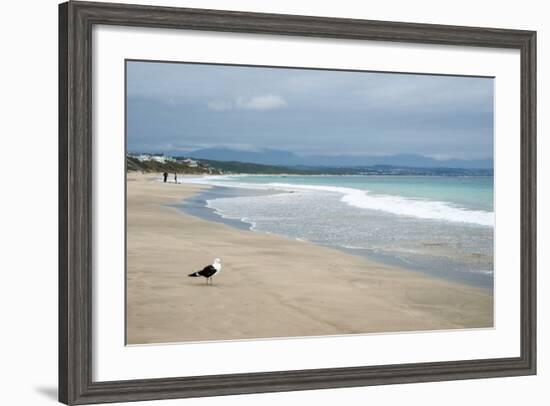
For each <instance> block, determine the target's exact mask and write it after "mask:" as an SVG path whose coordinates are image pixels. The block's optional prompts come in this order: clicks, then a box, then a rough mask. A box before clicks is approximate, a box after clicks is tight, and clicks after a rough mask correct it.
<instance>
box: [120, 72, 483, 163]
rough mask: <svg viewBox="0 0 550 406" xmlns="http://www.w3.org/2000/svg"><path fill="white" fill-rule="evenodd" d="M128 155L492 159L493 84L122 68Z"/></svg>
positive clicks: (456, 79) (437, 78)
mask: <svg viewBox="0 0 550 406" xmlns="http://www.w3.org/2000/svg"><path fill="white" fill-rule="evenodd" d="M127 120H128V122H127V136H128V151H129V152H169V153H181V154H182V155H184V154H185V153H186V152H189V151H192V150H196V149H201V148H210V147H229V148H233V149H240V150H261V149H266V148H270V149H281V150H287V151H292V152H294V153H296V154H299V155H341V154H345V155H394V154H402V153H406V154H421V155H425V156H430V157H433V158H436V159H448V158H460V159H482V158H492V156H493V79H489V78H470V77H451V76H431V75H430V76H428V75H406V74H386V73H371V72H345V71H326V70H304V69H282V68H261V67H238V66H223V65H202V64H201V65H195V64H181V63H153V62H127Z"/></svg>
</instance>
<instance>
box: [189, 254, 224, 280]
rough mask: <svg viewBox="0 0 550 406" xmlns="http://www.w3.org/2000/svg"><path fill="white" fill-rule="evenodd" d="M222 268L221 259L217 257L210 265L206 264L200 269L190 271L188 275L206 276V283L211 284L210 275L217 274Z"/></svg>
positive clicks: (194, 276) (195, 276)
mask: <svg viewBox="0 0 550 406" xmlns="http://www.w3.org/2000/svg"><path fill="white" fill-rule="evenodd" d="M221 270H222V261H221V260H220V259H219V258H216V259H215V260H214V263H213V264H212V265H207V266H205V267H204V268H202V269H201V270H200V271H197V272H193V273H190V274H189V276H191V277H193V278H197V277H199V276H204V277H205V278H206V284H208V283H210V284H212V277H213V276H214V275H217V274H218V273H220V271H221Z"/></svg>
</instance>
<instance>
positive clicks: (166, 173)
mask: <svg viewBox="0 0 550 406" xmlns="http://www.w3.org/2000/svg"><path fill="white" fill-rule="evenodd" d="M162 176H164V183H166V180H167V179H168V172H164V173H163V174H162Z"/></svg>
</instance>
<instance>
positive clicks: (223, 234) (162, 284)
mask: <svg viewBox="0 0 550 406" xmlns="http://www.w3.org/2000/svg"><path fill="white" fill-rule="evenodd" d="M152 179H156V177H154V176H153V175H151V174H149V175H139V174H132V173H129V174H127V180H128V182H127V192H128V194H127V197H128V200H127V227H128V230H127V247H128V249H127V338H128V342H127V344H151V343H169V342H184V341H213V340H239V339H260V338H275V337H279V338H281V337H299V336H322V335H345V334H365V333H389V332H392V331H393V332H397V331H400V332H405V331H426V330H448V329H462V328H487V327H492V326H493V296H492V294H491V293H490V292H487V291H486V290H485V289H482V288H474V287H471V286H466V285H462V284H459V283H453V282H449V281H444V280H439V279H437V278H434V277H429V276H426V275H423V274H420V273H415V272H411V271H408V270H403V269H398V268H396V267H391V266H387V265H385V264H380V263H376V262H373V261H370V260H367V259H366V258H363V257H358V256H354V255H351V254H346V253H343V252H341V251H339V250H336V249H334V248H328V247H323V246H318V245H314V244H312V243H308V242H300V241H295V240H290V239H288V238H284V237H280V236H277V235H271V234H265V235H264V234H263V233H250V232H248V231H245V230H238V229H235V228H233V227H230V226H227V225H224V224H221V223H219V222H211V221H205V220H203V219H200V218H197V217H193V216H191V215H189V214H186V213H182V212H181V210H178V209H177V208H174V207H170V206H168V205H173V204H177V203H178V202H181V200H182V199H184V198H186V197H190V196H192V195H193V194H196V193H200V192H201V191H204V190H205V186H204V185H196V184H178V185H176V184H173V183H172V184H170V183H167V184H163V183H161V182H155V181H152ZM215 256H219V257H221V258H222V265H223V269H222V272H221V273H220V275H219V276H216V278H215V279H214V285H213V286H208V287H207V286H206V285H205V284H204V281H202V280H201V281H197V280H196V279H195V278H187V276H186V275H187V274H188V273H190V272H192V271H195V270H197V269H201V268H202V267H203V266H205V265H206V264H208V263H209V262H211V260H212V259H213V258H214V257H215ZM274 320H277V323H274Z"/></svg>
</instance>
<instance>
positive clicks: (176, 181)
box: [174, 172, 178, 183]
mask: <svg viewBox="0 0 550 406" xmlns="http://www.w3.org/2000/svg"><path fill="white" fill-rule="evenodd" d="M174 183H178V174H177V173H176V172H174Z"/></svg>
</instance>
